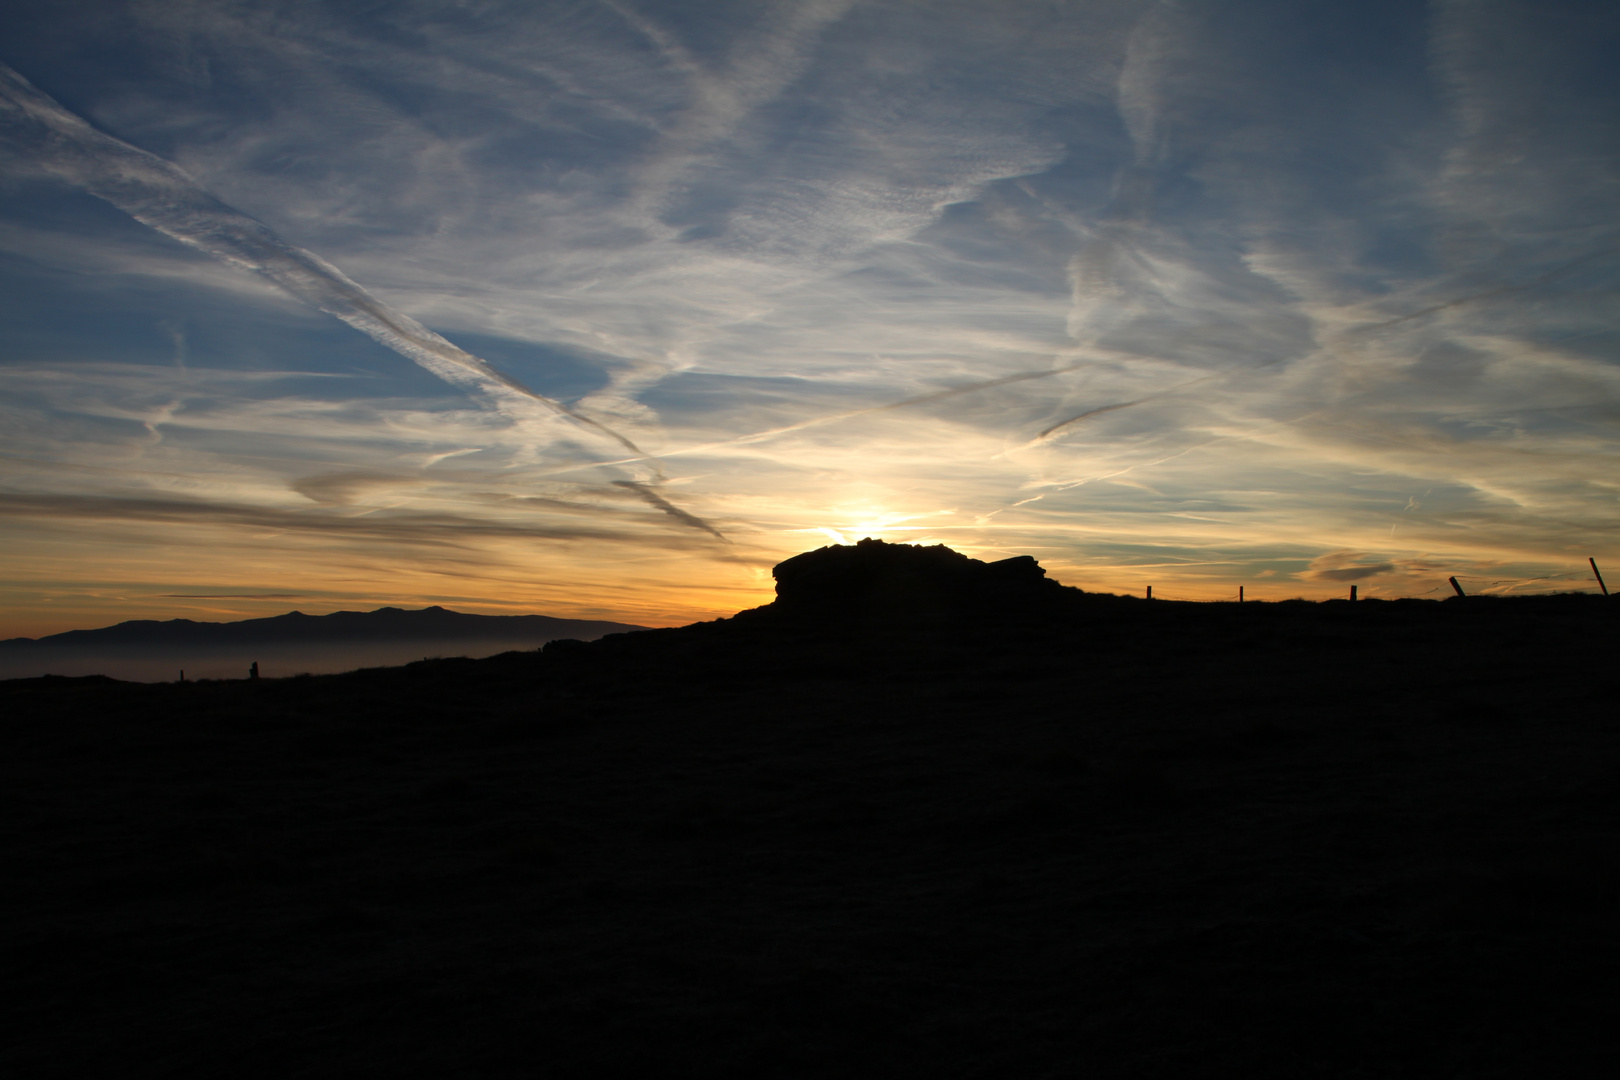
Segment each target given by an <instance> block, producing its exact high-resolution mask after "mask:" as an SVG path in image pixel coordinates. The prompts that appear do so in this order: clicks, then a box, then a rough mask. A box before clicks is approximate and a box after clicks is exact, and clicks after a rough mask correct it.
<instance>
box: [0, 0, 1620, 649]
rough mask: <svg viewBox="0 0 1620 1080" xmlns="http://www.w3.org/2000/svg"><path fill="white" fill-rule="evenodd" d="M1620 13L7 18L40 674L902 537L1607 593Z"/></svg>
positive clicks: (747, 568) (1194, 565) (1004, 8)
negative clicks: (92, 632)
mask: <svg viewBox="0 0 1620 1080" xmlns="http://www.w3.org/2000/svg"><path fill="white" fill-rule="evenodd" d="M1617 55H1620V7H1616V6H1615V5H1614V4H1613V3H1557V2H1537V3H1534V4H1530V3H1508V2H1495V0H1442V2H1436V3H1432V4H1429V5H1427V6H1424V5H1423V4H1419V3H1412V2H1410V0H1398V2H1389V3H1378V2H1357V3H1349V4H1347V3H1342V2H1326V0H1232V2H1208V3H1199V2H1191V0H1189V2H1182V3H1166V2H1159V3H1137V2H1130V0H1073V2H1067V3H1065V2H1056V0H1010V2H1004V3H997V4H986V3H983V2H980V0H974V2H961V3H953V2H945V0H938V2H935V0H915V2H902V0H864V2H863V0H801V2H767V0H736V2H733V0H681V2H673V0H656V2H655V0H578V2H574V0H567V2H563V0H558V2H517V0H513V2H499V0H470V2H454V0H398V2H392V3H388V4H357V3H351V2H337V0H331V2H326V3H320V2H305V0H298V2H293V0H262V2H254V0H149V2H127V3H114V2H95V3H92V2H85V0H67V2H63V0H51V2H35V0H12V2H10V3H8V4H6V5H5V6H4V8H3V11H0V61H3V62H4V64H5V65H7V67H6V68H4V69H0V197H3V202H0V207H3V209H0V275H3V288H0V305H3V308H0V310H3V315H0V609H3V616H0V637H8V636H13V635H28V636H37V635H40V634H46V633H53V632H56V631H60V630H66V629H70V628H74V627H88V626H99V625H105V624H108V623H111V622H116V621H119V620H121V619H129V618H172V617H177V616H178V617H190V618H202V619H234V618H245V617H252V616H257V615H267V614H274V613H277V612H281V611H287V610H290V609H293V608H297V609H299V610H302V611H305V612H310V613H322V612H326V611H332V610H337V609H343V608H348V609H355V608H369V607H376V606H380V605H383V604H396V605H401V606H410V607H419V606H424V605H427V604H443V605H445V606H447V607H452V608H456V609H458V610H464V611H482V612H491V613H517V612H531V611H532V612H541V613H546V614H552V615H560V616H574V617H592V618H611V619H617V620H622V621H629V622H639V623H645V624H652V625H670V624H677V623H684V622H689V621H692V620H695V619H702V618H712V617H715V616H718V615H724V614H729V613H731V612H733V611H736V610H738V609H740V608H744V607H750V606H754V605H756V604H759V603H763V602H766V601H767V600H769V598H770V593H771V579H770V567H771V566H772V564H774V563H775V562H777V561H780V560H781V559H783V558H785V557H787V556H789V555H792V554H794V553H796V552H799V551H804V550H807V549H811V548H815V547H819V546H822V545H824V544H827V543H835V542H845V541H854V540H857V539H859V538H861V537H863V536H874V537H880V538H882V539H886V540H890V541H904V542H920V543H945V544H949V545H951V546H952V547H955V548H957V549H959V550H961V551H964V552H966V553H968V554H970V555H973V556H975V557H978V558H984V559H996V558H1005V557H1007V556H1010V555H1033V556H1035V557H1036V558H1037V559H1039V560H1040V561H1041V563H1042V564H1043V565H1044V566H1046V567H1047V568H1048V571H1049V572H1050V573H1051V575H1052V576H1054V577H1056V578H1058V579H1059V580H1061V581H1063V582H1064V583H1065V584H1070V585H1078V586H1081V587H1082V588H1086V589H1097V590H1106V591H1115V592H1124V591H1138V590H1140V589H1141V588H1142V587H1144V586H1145V585H1148V584H1151V585H1154V586H1155V592H1156V593H1157V594H1159V595H1163V596H1171V597H1186V598H1194V599H1218V598H1224V597H1228V596H1234V595H1235V594H1236V592H1237V588H1238V586H1239V585H1240V584H1241V585H1244V586H1246V588H1247V594H1248V596H1249V597H1251V598H1260V599H1281V598H1286V597H1291V596H1307V597H1326V596H1334V595H1343V593H1344V592H1345V591H1346V590H1347V589H1348V586H1349V584H1352V583H1354V584H1356V585H1358V586H1359V588H1360V590H1361V593H1362V595H1363V596H1386V597H1393V596H1433V597H1437V598H1438V597H1440V596H1443V595H1446V594H1448V593H1449V591H1450V588H1449V586H1448V585H1446V583H1445V579H1446V578H1447V577H1448V576H1449V575H1452V574H1456V575H1458V576H1459V577H1460V578H1461V579H1462V581H1463V582H1464V584H1465V586H1467V587H1469V589H1470V591H1489V590H1493V589H1494V590H1497V591H1501V590H1512V591H1519V592H1522V591H1543V590H1548V589H1559V590H1562V589H1571V588H1580V589H1586V588H1591V587H1594V586H1595V583H1594V582H1593V581H1592V580H1591V575H1590V572H1589V571H1588V570H1587V567H1586V559H1587V557H1588V556H1596V558H1597V560H1598V563H1599V565H1600V566H1603V565H1604V563H1605V559H1607V560H1608V561H1609V562H1611V563H1612V564H1613V565H1614V568H1615V573H1614V574H1612V575H1611V577H1613V578H1617V579H1620V543H1617V542H1616V537H1617V536H1620V528H1617V527H1620V466H1617V461H1616V448H1617V439H1616V436H1617V434H1620V364H1617V360H1620V334H1617V329H1616V310H1617V309H1616V305H1615V300H1616V290H1617V287H1620V239H1617V237H1620V213H1617V210H1620V139H1617V135H1620V64H1616V63H1615V57H1616V56H1617Z"/></svg>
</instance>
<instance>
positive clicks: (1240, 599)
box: [1238, 585, 1243, 604]
mask: <svg viewBox="0 0 1620 1080" xmlns="http://www.w3.org/2000/svg"><path fill="white" fill-rule="evenodd" d="M1238 603H1240V604H1241V603H1243V586H1241V585H1239V586H1238Z"/></svg>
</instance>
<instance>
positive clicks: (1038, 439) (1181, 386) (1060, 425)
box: [1024, 373, 1224, 448]
mask: <svg viewBox="0 0 1620 1080" xmlns="http://www.w3.org/2000/svg"><path fill="white" fill-rule="evenodd" d="M1223 377H1224V373H1216V374H1214V375H1205V376H1203V377H1201V378H1197V379H1188V380H1187V381H1186V382H1184V383H1177V384H1176V385H1175V386H1172V387H1169V388H1167V389H1164V390H1160V391H1159V392H1158V393H1156V394H1148V395H1146V396H1144V397H1139V398H1137V399H1136V400H1135V401H1120V402H1116V403H1115V404H1113V405H1101V406H1098V407H1097V408H1095V409H1087V410H1086V411H1085V412H1083V413H1080V414H1078V415H1076V416H1071V417H1069V418H1068V419H1067V420H1059V421H1058V422H1057V423H1055V424H1053V425H1052V426H1051V427H1049V428H1047V429H1046V430H1045V431H1043V432H1041V433H1040V434H1039V435H1037V436H1035V437H1034V438H1033V439H1031V440H1029V442H1027V443H1025V444H1024V445H1025V447H1026V448H1027V447H1030V446H1035V445H1037V444H1039V443H1043V442H1045V441H1046V440H1047V439H1050V438H1051V437H1052V436H1053V435H1055V434H1057V433H1058V432H1060V431H1062V430H1063V429H1064V428H1066V427H1069V426H1071V425H1073V424H1078V423H1079V422H1080V421H1082V420H1086V419H1089V418H1090V417H1093V416H1101V415H1102V414H1103V413H1111V412H1114V411H1116V410H1118V409H1129V408H1131V407H1132V406H1133V405H1141V404H1143V403H1144V402H1148V401H1152V400H1153V399H1155V398H1161V397H1164V396H1165V395H1167V394H1173V393H1175V392H1176V391H1178V390H1185V389H1186V388H1187V387H1189V386H1196V385H1198V384H1199V383H1201V382H1209V380H1211V379H1219V378H1223Z"/></svg>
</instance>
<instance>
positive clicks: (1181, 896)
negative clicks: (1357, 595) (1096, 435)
mask: <svg viewBox="0 0 1620 1080" xmlns="http://www.w3.org/2000/svg"><path fill="white" fill-rule="evenodd" d="M779 570H780V573H779V580H780V582H781V586H780V592H781V598H780V599H779V600H778V601H777V602H776V603H775V604H772V605H769V606H768V607H765V608H760V609H756V610H755V611H751V612H744V613H741V614H739V615H738V616H735V617H733V618H731V619H726V620H720V621H717V622H713V623H704V624H698V625H695V626H690V627H683V628H680V629H675V630H654V631H645V632H640V633H635V634H621V635H613V636H609V637H605V638H602V639H601V640H599V641H595V642H591V643H581V642H553V643H552V644H551V645H548V646H547V647H546V648H545V649H544V650H542V651H540V652H538V653H533V652H531V653H510V654H506V655H503V656H499V657H494V658H490V659H487V660H481V661H436V662H424V663H417V664H412V665H410V666H408V667H406V668H400V669H387V670H372V671H361V672H356V673H353V674H349V675H340V676H324V677H314V678H296V679H273V680H262V681H260V682H259V683H257V684H250V683H247V682H245V681H243V682H215V683H208V682H205V683H190V684H185V685H176V684H168V685H136V684H122V683H115V682H111V681H107V680H94V679H80V680H67V679H53V680H18V681H13V682H8V683H0V702H3V703H4V720H3V722H0V763H3V764H0V768H3V770H4V773H3V788H0V790H3V792H4V795H3V799H4V803H3V809H4V815H3V817H0V821H3V822H4V846H3V851H0V854H3V858H4V860H5V862H4V866H3V868H0V873H3V874H4V877H5V880H7V881H8V882H10V883H11V884H10V885H8V887H7V888H6V889H5V890H4V891H3V892H0V904H3V910H0V927H3V928H4V929H3V930H0V936H3V946H4V950H5V957H4V962H5V964H6V970H7V971H8V972H9V973H10V975H9V979H8V981H9V982H10V983H11V985H13V986H15V987H17V988H18V989H19V990H20V991H21V993H20V994H19V995H18V996H19V997H20V999H21V1002H22V1003H21V1004H20V1005H14V1006H13V1007H12V1008H11V1009H10V1010H9V1011H8V1013H7V1014H6V1017H5V1019H4V1021H0V1022H3V1023H4V1024H5V1025H6V1028H7V1030H6V1032H5V1037H4V1038H3V1039H0V1046H3V1047H4V1049H3V1050H0V1055H3V1057H0V1067H4V1068H5V1069H6V1071H7V1073H8V1074H9V1075H16V1076H41V1075H64V1076H67V1075H73V1076H82V1075H87V1074H88V1075H94V1074H98V1073H101V1072H104V1071H106V1069H107V1067H108V1066H109V1064H111V1065H114V1066H115V1067H116V1068H117V1069H118V1070H119V1072H120V1073H122V1074H128V1073H134V1074H137V1075H141V1074H153V1075H155V1074H159V1073H161V1074H165V1075H194V1074H195V1075H200V1074H209V1075H216V1074H230V1075H264V1076H287V1075H298V1076H311V1077H314V1076H319V1077H328V1076H330V1077H337V1076H350V1075H414V1074H420V1075H424V1076H428V1075H431V1076H442V1075H447V1074H450V1075H467V1076H492V1075H519V1074H521V1075H533V1074H536V1073H543V1074H546V1075H587V1074H588V1075H592V1076H599V1075H603V1074H604V1073H611V1072H624V1071H627V1070H638V1071H641V1072H643V1073H645V1074H647V1075H653V1076H669V1075H674V1076H681V1075H693V1076H698V1075H701V1076H845V1075H849V1074H852V1073H853V1074H870V1075H901V1076H930V1077H933V1076H944V1077H968V1076H974V1077H979V1076H982V1077H1007V1076H1067V1075H1078V1074H1083V1073H1084V1074H1092V1075H1099V1076H1109V1077H1113V1076H1133V1077H1134V1076H1162V1077H1187V1076H1216V1075H1220V1076H1226V1075H1242V1074H1250V1075H1264V1076H1289V1077H1294V1076H1335V1077H1338V1076H1342V1077H1375V1076H1376V1077H1435V1076H1458V1077H1461V1076H1468V1077H1480V1076H1494V1077H1515V1078H1517V1077H1523V1076H1527V1075H1564V1076H1568V1075H1597V1074H1598V1071H1599V1070H1600V1069H1601V1070H1602V1072H1603V1074H1604V1075H1606V1074H1607V1072H1608V1071H1609V1069H1608V1066H1610V1065H1612V1061H1613V1060H1614V1058H1615V1055H1616V1053H1617V1051H1620V1024H1616V1022H1615V1018H1616V1004H1617V1003H1616V1000H1615V989H1614V974H1613V973H1614V971H1615V970H1616V965H1617V962H1620V938H1617V935H1616V931H1615V930H1614V927H1613V915H1614V912H1615V910H1616V907H1617V904H1620V876H1617V874H1616V867H1617V859H1620V781H1617V779H1616V778H1617V777H1620V721H1617V720H1616V713H1615V710H1614V705H1613V676H1612V670H1613V657H1614V656H1615V655H1616V646H1617V645H1620V607H1617V606H1615V605H1614V604H1613V603H1611V602H1609V601H1606V600H1604V599H1602V598H1597V597H1591V596H1553V597H1542V598H1525V599H1514V600H1487V599H1474V598H1469V599H1455V600H1448V601H1445V602H1417V601H1413V602H1396V603H1381V602H1376V601H1363V602H1360V603H1357V604H1350V603H1348V602H1334V603H1326V604H1308V603H1303V602H1299V603H1283V604H1257V603H1251V604H1245V605H1242V606H1241V607H1240V606H1239V605H1236V604H1230V605H1223V604H1198V605H1195V604H1178V603H1171V602H1163V601H1155V602H1147V601H1140V600H1134V599H1125V598H1120V597H1111V596H1099V595H1089V594H1084V593H1080V592H1078V591H1076V590H1072V589H1065V588H1062V587H1061V586H1058V585H1056V584H1054V583H1050V582H1048V581H1046V580H1045V578H1044V576H1043V575H1042V573H1041V571H1040V568H1039V567H1038V566H1035V565H1034V564H1033V562H1030V561H1028V560H1014V561H1010V562H1009V563H997V564H989V565H986V564H983V563H977V562H974V561H973V560H967V559H964V558H963V557H961V556H958V555H956V554H955V553H954V552H948V551H946V550H945V549H910V548H895V547H891V546H889V545H865V546H863V547H857V548H833V549H824V550H823V551H822V552H815V553H811V554H808V555H804V556H799V557H798V558H797V559H793V560H789V561H788V562H786V563H784V564H783V565H782V567H781V568H779Z"/></svg>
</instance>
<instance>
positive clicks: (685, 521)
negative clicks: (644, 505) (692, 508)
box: [610, 480, 731, 544]
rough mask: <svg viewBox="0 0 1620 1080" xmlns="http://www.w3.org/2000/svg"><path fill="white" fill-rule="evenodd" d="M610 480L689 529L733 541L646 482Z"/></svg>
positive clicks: (615, 485)
mask: <svg viewBox="0 0 1620 1080" xmlns="http://www.w3.org/2000/svg"><path fill="white" fill-rule="evenodd" d="M610 482H611V483H612V484H613V486H614V487H622V488H624V489H625V490H626V491H633V492H635V493H636V494H637V495H639V496H641V497H642V498H643V499H645V500H646V501H647V502H648V503H650V504H651V505H653V506H656V507H658V509H660V510H662V511H663V512H664V513H666V514H668V515H669V516H670V517H672V518H674V519H675V520H676V521H678V522H680V523H681V524H682V525H685V526H686V527H687V528H689V529H701V530H703V531H704V532H706V533H708V534H709V535H710V536H713V537H716V538H718V539H720V540H725V542H726V543H728V544H729V543H731V541H730V540H729V539H728V538H727V537H726V534H725V533H723V532H721V531H720V530H719V529H717V528H715V527H714V526H713V525H710V524H709V523H708V522H707V521H704V520H703V519H702V518H700V517H698V516H697V515H696V514H689V513H687V512H686V511H685V510H682V509H681V508H680V507H678V506H676V505H675V504H674V503H672V502H670V501H669V500H668V499H666V498H664V497H663V496H662V495H660V494H658V492H656V491H654V490H653V489H652V488H650V487H648V486H647V485H646V484H641V483H637V482H636V481H634V480H613V481H610Z"/></svg>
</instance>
